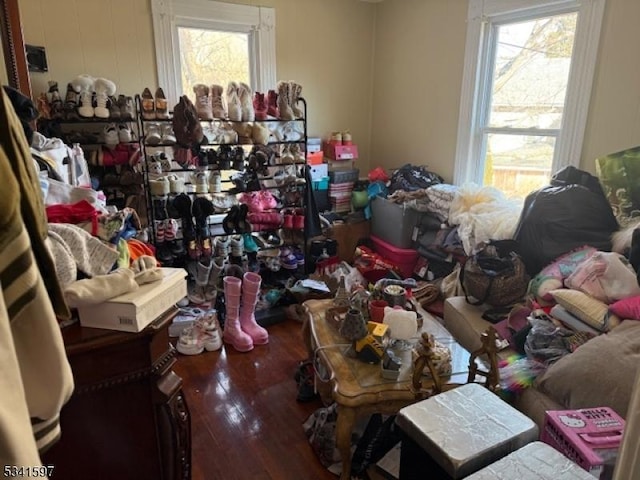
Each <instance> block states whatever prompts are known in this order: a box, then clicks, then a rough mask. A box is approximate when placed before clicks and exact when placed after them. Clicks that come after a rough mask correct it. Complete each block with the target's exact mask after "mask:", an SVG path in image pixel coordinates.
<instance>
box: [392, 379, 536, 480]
mask: <svg viewBox="0 0 640 480" xmlns="http://www.w3.org/2000/svg"><path fill="white" fill-rule="evenodd" d="M396 423H397V424H398V426H399V427H400V429H401V430H402V432H403V438H402V448H401V451H400V480H413V479H416V480H418V479H424V478H429V479H430V480H433V479H459V478H463V477H465V476H467V475H470V474H471V473H473V472H476V471H477V470H480V469H481V468H483V467H485V466H487V465H489V464H491V463H493V462H495V461H496V460H498V459H500V458H502V457H504V456H506V455H508V454H509V453H511V452H513V451H515V450H517V449H518V448H520V447H522V446H524V445H526V444H528V443H530V442H533V441H535V440H537V439H538V427H537V426H536V424H535V423H534V422H533V421H532V420H531V419H529V418H528V417H526V416H525V415H523V414H522V413H520V412H519V411H517V410H516V409H515V408H513V407H511V406H510V405H509V404H507V403H506V402H504V401H503V400H502V399H500V398H499V397H498V396H497V395H495V394H494V393H492V392H490V391H489V390H487V389H486V388H484V387H482V386H480V385H478V384H475V383H469V384H466V385H463V386H461V387H458V388H456V389H453V390H449V391H447V392H444V393H441V394H440V395H435V396H433V397H430V398H428V399H426V400H422V401H420V402H418V403H414V404H413V405H410V406H408V407H405V408H403V409H401V410H400V412H399V413H398V416H397V417H396Z"/></svg>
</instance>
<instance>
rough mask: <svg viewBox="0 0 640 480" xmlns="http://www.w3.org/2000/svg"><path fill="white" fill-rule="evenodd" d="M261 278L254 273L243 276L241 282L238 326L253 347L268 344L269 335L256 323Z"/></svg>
mask: <svg viewBox="0 0 640 480" xmlns="http://www.w3.org/2000/svg"><path fill="white" fill-rule="evenodd" d="M261 283H262V277H260V275H258V274H257V273H254V272H247V273H245V274H244V277H243V281H242V309H241V311H240V326H241V328H242V330H243V331H244V332H245V333H247V334H248V335H249V336H250V337H251V340H253V344H254V345H265V344H267V343H269V333H267V331H266V330H265V329H264V328H262V327H261V326H260V325H258V323H257V322H256V317H255V310H256V303H258V294H259V293H260V285H261Z"/></svg>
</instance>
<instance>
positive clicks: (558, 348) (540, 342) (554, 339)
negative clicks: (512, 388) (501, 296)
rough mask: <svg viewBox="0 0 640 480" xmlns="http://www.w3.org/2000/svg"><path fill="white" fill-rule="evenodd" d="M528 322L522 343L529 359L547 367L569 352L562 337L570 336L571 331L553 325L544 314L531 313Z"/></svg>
mask: <svg viewBox="0 0 640 480" xmlns="http://www.w3.org/2000/svg"><path fill="white" fill-rule="evenodd" d="M529 323H530V324H531V330H530V331H529V333H528V335H527V340H526V341H525V344H524V351H525V352H526V354H527V357H528V358H529V359H531V360H534V361H536V362H538V363H541V364H543V365H545V366H547V367H548V366H550V365H551V364H552V363H554V362H556V361H558V360H560V359H561V358H562V357H564V356H565V355H567V354H568V353H571V350H570V349H569V348H567V343H566V342H565V341H564V339H565V338H568V337H571V336H572V335H573V334H574V332H573V331H571V330H568V329H566V328H563V327H558V326H556V325H554V324H553V323H552V322H551V321H550V320H549V319H548V317H546V315H543V316H533V315H532V316H530V317H529Z"/></svg>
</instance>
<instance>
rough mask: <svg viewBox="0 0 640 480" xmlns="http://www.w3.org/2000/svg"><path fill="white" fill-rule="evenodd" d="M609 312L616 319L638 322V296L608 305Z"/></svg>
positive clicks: (639, 306)
mask: <svg viewBox="0 0 640 480" xmlns="http://www.w3.org/2000/svg"><path fill="white" fill-rule="evenodd" d="M609 312H611V313H613V314H614V315H616V316H617V317H618V318H624V319H632V320H640V296H637V297H629V298H623V299H622V300H618V301H617V302H615V303H612V304H611V305H609Z"/></svg>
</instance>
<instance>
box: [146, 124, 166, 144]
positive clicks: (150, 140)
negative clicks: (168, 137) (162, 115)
mask: <svg viewBox="0 0 640 480" xmlns="http://www.w3.org/2000/svg"><path fill="white" fill-rule="evenodd" d="M161 140H162V135H161V134H160V125H158V124H157V123H150V124H148V125H147V135H146V137H145V142H146V143H147V144H148V145H158V144H159V143H160V141H161Z"/></svg>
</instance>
